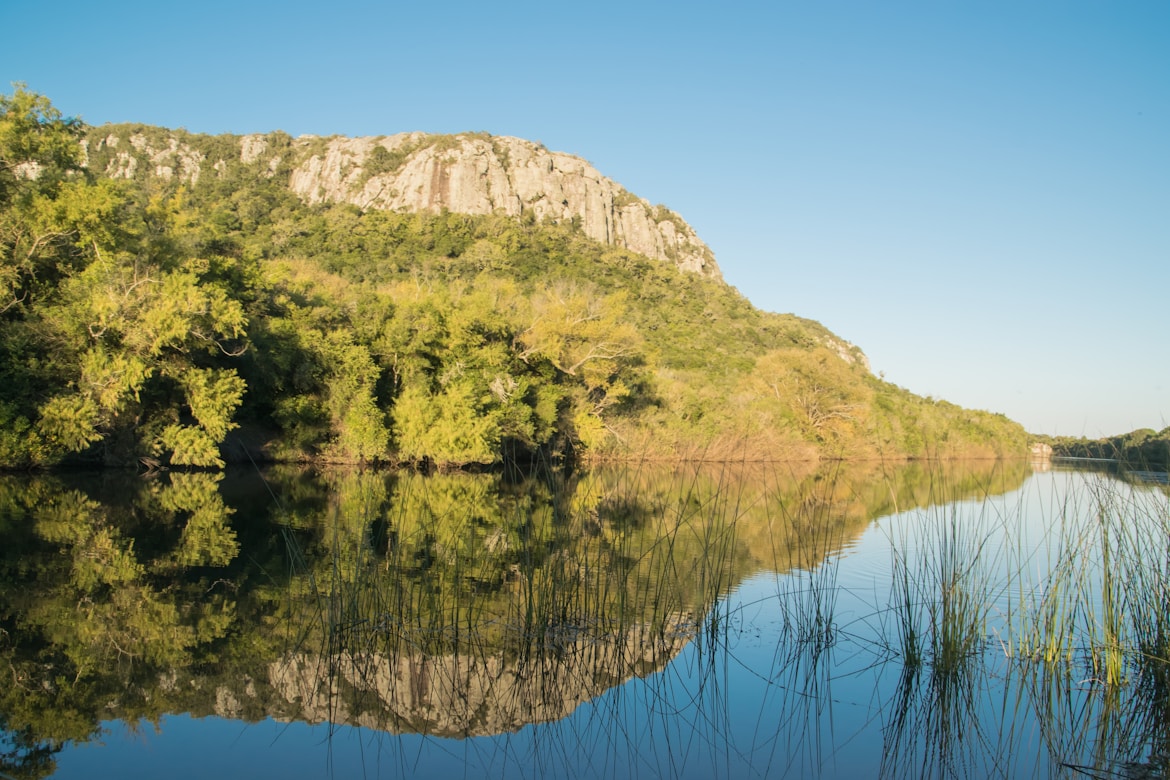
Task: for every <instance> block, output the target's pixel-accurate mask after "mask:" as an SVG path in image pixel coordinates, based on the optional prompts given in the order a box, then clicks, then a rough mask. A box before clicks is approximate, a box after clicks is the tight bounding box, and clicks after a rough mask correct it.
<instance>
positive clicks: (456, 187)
mask: <svg viewBox="0 0 1170 780" xmlns="http://www.w3.org/2000/svg"><path fill="white" fill-rule="evenodd" d="M82 147H83V150H84V154H85V159H86V164H88V165H89V167H90V168H91V169H92V170H94V171H95V172H98V173H102V174H104V175H106V176H110V177H112V178H125V179H139V178H144V177H158V178H162V179H168V180H170V179H176V180H178V181H179V182H182V183H183V184H184V185H186V186H189V187H194V186H196V185H197V184H199V182H200V178H201V177H216V176H220V177H222V176H230V175H233V172H235V173H238V172H240V171H241V169H244V170H247V171H252V172H253V173H252V174H249V175H257V176H261V177H264V178H274V177H277V178H278V179H279V178H283V177H286V176H287V177H288V178H287V181H288V186H289V188H290V189H291V191H292V192H294V193H295V194H296V195H297V196H298V197H300V198H301V199H302V200H304V201H306V202H307V203H310V204H317V203H351V204H353V205H355V206H358V207H359V208H362V209H385V210H392V211H401V212H432V213H438V212H441V211H443V210H447V211H451V212H455V213H463V214H494V213H498V214H504V215H506V216H509V217H518V218H531V219H534V220H536V221H544V220H551V221H553V222H557V223H569V224H574V225H577V226H579V227H580V229H581V230H582V231H583V232H584V233H585V235H587V236H589V237H590V238H593V239H595V240H597V241H600V242H602V243H605V244H610V245H613V246H618V247H624V248H626V249H629V250H632V251H634V252H638V253H640V254H643V255H646V256H647V257H651V258H654V259H657V260H662V261H665V262H670V263H673V264H675V265H676V266H678V267H679V268H680V269H682V270H684V271H690V272H693V273H697V274H702V275H704V276H708V277H713V278H717V279H718V278H721V274H720V272H719V266H718V265H717V264H716V262H715V257H714V255H713V254H712V253H711V250H710V249H709V248H708V247H707V245H706V244H704V243H703V241H702V240H701V239H700V238H699V237H698V236H697V235H696V234H695V231H694V229H693V228H692V227H691V226H690V225H688V224H687V223H686V222H685V221H683V219H682V218H681V217H680V216H679V215H678V214H675V213H674V212H673V211H671V210H669V209H667V208H666V207H665V206H653V205H651V204H650V203H649V202H648V201H646V200H644V199H642V198H639V197H637V196H636V195H633V194H631V193H630V192H628V191H626V190H625V189H624V188H623V187H622V186H621V185H619V184H617V183H616V182H614V181H613V180H612V179H608V178H606V177H605V176H602V175H601V173H600V172H598V170H597V169H596V168H594V167H593V166H592V165H590V164H589V163H587V162H586V161H584V160H582V159H581V158H579V157H574V156H573V155H570V154H564V153H561V152H552V151H549V150H548V149H546V148H545V147H544V146H542V145H540V144H536V143H533V142H531V141H525V140H522V139H519V138H511V137H506V136H491V135H487V134H485V133H465V134H460V135H428V134H425V133H399V134H398V135H389V136H377V137H364V138H345V137H341V136H334V137H330V138H321V137H317V136H302V137H300V138H295V139H294V138H290V137H289V136H288V135H286V134H284V133H269V134H252V135H244V136H231V135H228V136H204V135H196V134H193V133H188V132H186V131H183V130H167V129H166V128H161V127H148V126H145V125H106V126H103V127H98V128H94V129H93V130H92V131H91V132H90V133H89V137H88V138H87V139H86V140H85V141H83V143H82ZM205 180H207V179H205Z"/></svg>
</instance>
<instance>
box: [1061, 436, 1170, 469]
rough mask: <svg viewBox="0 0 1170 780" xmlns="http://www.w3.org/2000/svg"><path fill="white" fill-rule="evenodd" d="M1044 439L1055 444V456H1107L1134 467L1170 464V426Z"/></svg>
mask: <svg viewBox="0 0 1170 780" xmlns="http://www.w3.org/2000/svg"><path fill="white" fill-rule="evenodd" d="M1044 442H1045V443H1046V444H1048V445H1049V446H1051V447H1052V454H1053V455H1056V456H1061V457H1067V458H1105V459H1109V460H1118V461H1122V462H1123V463H1127V464H1129V465H1131V466H1135V467H1144V466H1157V467H1160V468H1170V428H1163V429H1162V430H1161V431H1155V430H1153V429H1152V428H1139V429H1138V430H1136V431H1131V432H1129V433H1123V434H1120V435H1118V436H1110V437H1107V438H1103V439H1086V438H1084V437H1074V436H1053V437H1048V438H1045V439H1044Z"/></svg>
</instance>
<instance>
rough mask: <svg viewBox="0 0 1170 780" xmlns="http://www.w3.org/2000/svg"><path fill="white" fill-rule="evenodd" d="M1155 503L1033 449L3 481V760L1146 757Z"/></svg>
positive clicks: (642, 770)
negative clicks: (546, 470)
mask: <svg viewBox="0 0 1170 780" xmlns="http://www.w3.org/2000/svg"><path fill="white" fill-rule="evenodd" d="M1168 527H1170V524H1168V521H1167V498H1166V488H1165V487H1164V486H1158V485H1157V484H1156V483H1155V484H1147V483H1144V482H1143V483H1139V484H1134V483H1133V482H1131V481H1127V480H1125V479H1124V478H1122V477H1121V476H1118V475H1114V474H1110V473H1105V472H1100V471H1093V472H1086V471H1075V470H1049V471H1040V472H1037V471H1033V469H1032V468H1031V467H1029V466H1027V465H1026V464H1022V463H995V462H983V463H975V464H941V465H935V466H925V465H920V464H919V465H911V466H901V467H894V466H889V465H882V464H868V465H856V464H850V465H842V464H833V465H829V466H822V467H819V468H818V467H812V466H803V465H797V466H789V465H784V466H769V467H750V466H742V467H736V468H731V467H705V468H698V467H696V468H685V469H673V470H663V469H655V468H650V467H644V468H640V469H622V470H598V471H593V472H587V473H577V474H573V475H563V474H543V475H538V476H534V477H528V478H524V479H518V478H517V479H508V478H505V477H503V476H500V475H483V474H480V475H435V476H421V475H417V474H406V473H385V472H372V471H367V472H358V471H324V472H316V471H309V470H297V469H273V470H269V471H266V472H263V473H260V472H257V471H252V472H245V473H230V474H228V475H226V476H222V477H221V476H219V475H212V474H183V473H169V474H158V475H154V476H152V477H148V478H144V477H140V476H137V475H110V474H90V475H87V474H72V475H65V476H51V477H49V476H36V477H27V476H22V477H3V478H0V668H4V667H7V668H8V673H9V674H10V675H11V680H12V685H11V686H9V687H8V688H7V689H6V690H5V689H0V773H3V774H4V775H8V776H11V777H21V778H23V777H46V776H53V777H87V778H92V777H157V776H169V777H188V776H189V777H207V776H209V775H216V776H220V777H223V778H231V777H256V776H280V777H285V778H296V777H306V778H316V777H332V776H336V777H372V778H375V777H386V778H393V777H468V776H470V777H545V776H563V777H581V778H590V777H672V778H673V777H695V778H700V777H703V778H705V777H753V776H757V777H786V776H787V777H824V778H834V777H857V776H872V775H874V774H879V775H883V776H887V777H1063V776H1067V777H1083V776H1093V777H1100V776H1108V777H1163V776H1165V769H1166V759H1165V756H1166V749H1167V744H1168V742H1167V725H1166V724H1167V709H1168V708H1167V706H1166V697H1165V696H1164V695H1163V693H1164V691H1165V690H1166V685H1165V684H1164V682H1165V680H1166V675H1165V673H1164V670H1165V666H1166V664H1165V658H1166V655H1167V654H1166V653H1165V651H1164V648H1166V647H1168V646H1170V642H1167V641H1166V639H1167V637H1170V626H1167V627H1165V628H1166V631H1165V632H1164V633H1159V632H1162V631H1163V628H1164V626H1163V623H1165V621H1163V620H1161V618H1159V617H1158V615H1160V614H1166V613H1167V612H1170V609H1167V605H1170V598H1168V594H1167V592H1166V583H1167V582H1168V581H1170V535H1168V532H1167V528H1168ZM1159 643H1161V644H1159Z"/></svg>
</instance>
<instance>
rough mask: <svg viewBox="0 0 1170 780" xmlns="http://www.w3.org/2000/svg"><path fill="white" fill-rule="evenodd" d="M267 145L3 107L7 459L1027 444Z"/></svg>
mask: <svg viewBox="0 0 1170 780" xmlns="http://www.w3.org/2000/svg"><path fill="white" fill-rule="evenodd" d="M112 137H121V138H127V137H128V138H130V139H131V143H136V142H137V143H139V144H140V145H151V146H152V147H153V148H166V147H167V145H168V144H172V145H173V139H174V138H176V137H177V138H181V139H182V141H183V143H184V144H186V145H188V146H189V147H190V148H192V149H196V150H198V154H199V155H201V157H200V159H202V160H203V161H204V165H203V167H202V169H201V173H200V175H198V176H195V175H177V174H176V175H172V174H174V171H172V170H171V168H167V169H166V171H165V173H166V175H161V174H160V168H161V166H156V168H155V169H148V166H146V165H141V166H137V167H136V166H135V165H132V164H129V163H128V162H127V161H129V160H131V158H130V157H127V156H124V155H123V156H119V155H120V154H122V152H119V151H118V149H117V148H116V145H115V144H114V143H109V142H106V140H105V139H108V138H112ZM266 143H267V144H268V148H269V149H270V150H275V152H276V153H278V156H277V157H270V158H265V159H264V160H256V161H252V162H244V157H243V156H242V155H241V153H240V150H241V139H240V138H239V137H234V136H217V137H208V136H196V135H191V134H187V133H184V132H182V131H169V130H164V129H161V128H151V127H145V126H118V127H112V128H111V127H104V128H86V127H85V126H84V125H83V124H82V123H80V122H78V121H76V120H73V119H69V118H66V117H63V116H62V115H61V114H60V113H59V112H58V111H57V110H56V109H55V108H53V107H52V105H51V104H50V103H49V102H48V101H47V100H46V99H45V98H44V97H42V96H39V95H36V94H33V93H30V92H28V91H27V90H25V89H23V88H22V87H19V86H18V87H17V88H16V90H15V92H14V94H13V95H12V96H10V97H9V96H0V328H2V329H0V465H4V466H8V467H23V466H29V465H48V464H54V463H60V462H62V461H67V460H71V459H74V460H76V459H83V460H89V461H100V462H105V463H111V464H113V463H133V462H135V461H137V460H140V459H141V460H144V461H145V462H147V463H151V464H153V463H155V462H159V463H169V464H172V465H181V466H196V467H217V466H220V465H222V464H223V462H224V459H225V458H239V457H242V456H243V455H244V453H245V452H248V453H251V454H252V455H263V456H266V457H271V458H278V459H302V458H314V459H329V460H336V461H350V462H357V461H363V462H369V461H389V462H394V461H398V462H424V461H426V462H433V463H439V464H466V463H491V462H498V461H500V460H506V459H510V458H524V457H531V456H533V455H537V454H545V455H555V456H581V455H586V456H589V457H628V456H631V455H633V456H639V457H647V456H648V457H665V458H680V457H706V458H737V459H740V458H746V459H765V458H779V457H790V458H791V457H815V456H816V455H818V454H820V455H829V456H845V457H865V456H873V455H882V456H888V457H904V456H912V457H913V456H934V455H958V454H967V455H993V454H1005V453H1011V454H1016V453H1020V452H1022V451H1023V447H1024V434H1023V431H1022V429H1021V428H1020V427H1019V426H1018V425H1016V424H1014V423H1012V422H1010V421H1009V420H1007V419H1006V418H1004V417H1003V416H1001V415H993V414H989V413H985V412H974V411H970V410H966V409H961V408H959V407H956V406H954V405H951V404H947V403H945V402H936V401H934V400H932V399H922V398H919V397H917V396H915V395H913V394H911V393H909V392H907V391H905V390H903V389H901V388H898V387H895V386H892V385H889V384H887V383H885V382H883V381H881V380H879V379H878V378H877V377H874V376H873V375H872V374H871V373H870V372H869V371H868V369H867V367H865V365H864V361H863V359H862V356H861V354H860V352H859V351H857V350H856V349H855V348H852V347H851V346H850V345H847V344H845V343H844V342H841V341H839V340H838V339H836V338H835V337H834V336H833V335H832V334H831V333H829V332H828V331H827V330H826V329H825V328H823V327H822V326H821V325H819V324H818V323H815V322H811V321H809V320H805V319H801V318H799V317H796V316H793V315H778V314H770V313H767V312H762V311H759V310H757V309H755V308H754V307H753V306H751V304H750V303H749V302H748V301H747V300H746V299H745V298H743V297H742V296H741V295H739V294H738V293H737V292H736V291H735V290H734V289H733V288H730V287H728V286H726V285H725V284H723V283H722V282H719V281H716V280H711V279H707V278H702V277H700V276H698V275H695V274H688V273H684V272H681V271H679V270H677V269H676V268H674V267H673V266H672V265H670V264H669V263H665V262H660V261H655V260H650V259H648V258H646V257H643V256H641V255H637V254H634V253H632V252H629V251H626V250H623V249H618V248H614V247H612V246H606V245H601V244H598V243H597V242H594V241H592V240H590V239H588V238H586V237H585V236H584V235H583V234H582V232H581V231H580V230H579V229H577V228H576V227H575V226H574V225H572V224H552V223H537V222H536V221H534V220H533V219H531V218H529V219H523V218H522V219H512V218H508V217H504V216H501V215H491V216H469V215H464V214H453V213H439V214H400V213H388V212H380V211H373V210H368V211H362V210H360V209H358V208H356V207H353V206H347V205H331V206H330V205H319V206H308V205H306V204H304V203H302V202H301V201H300V200H298V199H297V198H296V197H294V196H293V195H292V194H291V192H290V191H289V189H288V186H287V183H288V177H289V174H290V172H291V170H292V168H293V166H294V165H295V164H297V162H298V160H299V159H303V158H304V156H305V155H308V154H310V153H312V151H313V148H314V147H312V144H311V143H310V142H305V143H300V142H294V141H293V139H291V138H289V137H288V136H284V135H282V134H272V135H270V136H267V137H266ZM298 144H299V145H298ZM212 161H214V165H212V164H211V163H212ZM374 163H375V164H381V165H383V166H385V165H394V164H398V163H396V162H395V161H394V160H381V161H379V160H374ZM399 163H400V161H399ZM182 173H183V171H181V170H180V171H179V174H182Z"/></svg>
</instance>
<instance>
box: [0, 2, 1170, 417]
mask: <svg viewBox="0 0 1170 780" xmlns="http://www.w3.org/2000/svg"><path fill="white" fill-rule="evenodd" d="M0 30H3V31H4V34H3V36H2V38H3V43H2V44H0V88H3V90H4V91H6V92H10V91H11V87H10V86H9V84H10V83H11V82H13V81H23V82H25V83H27V84H28V86H29V88H31V89H33V90H35V91H37V92H40V93H43V94H45V95H47V96H48V97H49V98H50V99H51V100H52V101H53V102H54V104H55V105H56V106H57V107H58V108H59V109H60V110H62V111H63V112H64V113H66V114H69V115H75V116H80V117H81V118H83V119H84V120H86V121H87V122H90V123H93V124H98V123H102V122H120V121H137V122H144V123H148V124H157V125H164V126H168V127H185V128H187V129H188V130H191V131H194V132H207V133H220V132H234V133H245V132H257V131H267V130H285V131H287V132H289V133H292V134H293V135H299V134H302V133H316V134H321V135H330V134H343V135H381V134H390V133H396V132H401V131H407V130H423V131H427V132H459V131H465V130H473V131H478V130H483V131H487V132H490V133H493V134H498V135H515V136H519V137H522V138H528V139H531V140H534V141H540V142H543V143H544V144H545V145H546V146H548V147H549V148H551V149H555V150H558V151H564V152H569V153H572V154H576V155H579V156H581V157H584V158H585V159H587V160H589V161H590V162H592V163H593V164H594V165H595V166H596V167H597V168H598V169H599V170H601V172H602V173H603V174H605V175H606V176H608V177H610V178H612V179H614V180H616V181H617V182H619V183H620V184H622V185H623V186H625V187H626V188H627V189H629V190H631V191H632V192H634V193H636V194H638V195H641V196H642V197H644V198H647V199H648V200H650V201H651V202H652V203H664V204H666V205H668V206H669V207H671V208H672V209H674V210H675V211H677V212H678V213H679V214H681V215H682V216H683V218H685V219H686V220H687V221H688V222H690V223H691V224H692V225H693V226H694V227H695V229H696V230H697V231H698V233H699V235H700V236H701V237H702V238H703V239H704V240H705V241H706V242H707V243H708V244H709V245H710V246H711V248H712V249H713V250H714V252H715V255H716V258H717V259H718V262H719V264H720V266H721V267H722V269H723V273H724V276H725V278H726V279H727V281H728V282H729V283H731V284H733V285H734V286H736V287H737V288H738V289H739V290H740V291H741V292H742V293H744V294H745V295H746V296H747V297H748V298H750V299H751V300H752V302H753V303H755V304H756V305H757V306H759V307H761V308H763V309H768V310H771V311H779V312H789V311H790V312H794V313H796V314H799V315H801V316H804V317H809V318H811V319H815V320H819V321H820V322H822V323H824V324H825V325H826V326H828V327H829V328H830V329H832V330H833V331H835V332H836V333H838V334H839V335H840V336H842V337H844V338H846V339H848V340H850V341H853V342H854V343H856V344H858V345H859V346H861V347H862V348H863V349H864V350H865V351H866V353H867V354H868V355H869V357H870V361H871V363H872V365H873V368H874V370H875V371H880V372H883V373H884V375H885V377H886V379H887V380H889V381H892V382H895V383H896V384H899V385H902V386H903V387H907V388H909V389H910V390H912V391H914V392H916V393H919V394H922V395H933V396H935V397H936V398H945V399H947V400H950V401H953V402H955V403H959V404H962V405H964V406H969V407H975V408H980V409H988V410H991V411H996V412H1003V413H1004V414H1006V415H1008V416H1009V417H1011V418H1013V419H1015V420H1018V421H1019V422H1021V423H1023V424H1024V426H1025V427H1027V428H1028V429H1029V430H1030V431H1033V432H1037V433H1057V434H1071V435H1086V436H1091V437H1096V436H1101V435H1108V434H1114V433H1121V432H1125V431H1129V430H1132V429H1134V428H1138V427H1152V428H1157V429H1161V428H1163V427H1165V426H1167V425H1170V314H1168V311H1170V307H1167V306H1166V304H1165V301H1166V299H1167V295H1168V294H1170V2H1167V1H1166V0H1150V1H1149V2H1127V1H1126V0H1094V1H1093V2H1078V1H1077V0H1062V1H1061V2H1031V1H1030V0H1009V1H1007V2H1000V1H998V0H978V2H975V1H974V0H971V1H970V2H960V1H959V0H930V1H929V2H927V1H926V0H922V2H899V0H866V1H865V2H860V1H857V2H844V1H842V2H834V1H833V0H825V1H824V2H821V1H819V0H816V1H814V0H801V1H800V2H788V1H787V0H773V1H772V2H759V3H757V2H734V0H729V2H724V3H721V4H717V3H714V2H703V3H691V2H686V1H685V0H684V1H682V2H656V3H648V2H641V3H640V2H637V0H622V1H621V2H615V1H613V0H601V1H600V2H597V1H595V2H588V3H584V2H580V3H566V2H555V0H546V2H540V3H535V2H528V1H527V0H521V1H519V2H500V3H494V4H493V3H486V2H475V3H471V2H462V0H444V1H443V2H427V1H426V0H411V1H410V2H398V1H397V0H395V1H393V2H378V3H375V2H353V1H352V0H333V1H332V2H328V3H308V2H301V1H300V0H283V1H282V2H248V0H235V1H234V2H223V1H222V0H210V1H207V0H204V1H203V2H199V3H189V4H188V3H166V2H161V3H160V2H149V3H147V2H122V1H121V0H108V2H104V3H93V2H84V3H82V2H76V1H75V0H53V1H52V2H46V1H45V0H4V2H3V3H0Z"/></svg>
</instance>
